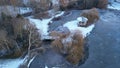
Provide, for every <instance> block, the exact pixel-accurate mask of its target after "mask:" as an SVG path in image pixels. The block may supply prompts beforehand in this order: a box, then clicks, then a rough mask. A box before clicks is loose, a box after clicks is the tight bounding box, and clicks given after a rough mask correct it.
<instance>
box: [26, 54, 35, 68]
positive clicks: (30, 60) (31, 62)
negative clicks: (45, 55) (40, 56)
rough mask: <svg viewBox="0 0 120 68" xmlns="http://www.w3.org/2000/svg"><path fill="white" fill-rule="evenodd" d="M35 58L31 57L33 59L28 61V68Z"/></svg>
mask: <svg viewBox="0 0 120 68" xmlns="http://www.w3.org/2000/svg"><path fill="white" fill-rule="evenodd" d="M35 57H36V56H34V57H33V58H32V59H31V60H30V61H29V63H28V65H27V66H28V68H29V67H30V64H31V63H32V61H33V60H34V59H35Z"/></svg>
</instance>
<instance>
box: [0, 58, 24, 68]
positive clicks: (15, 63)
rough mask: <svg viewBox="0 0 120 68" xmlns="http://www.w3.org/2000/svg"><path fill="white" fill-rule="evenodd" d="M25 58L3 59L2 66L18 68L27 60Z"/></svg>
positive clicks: (2, 67)
mask: <svg viewBox="0 0 120 68" xmlns="http://www.w3.org/2000/svg"><path fill="white" fill-rule="evenodd" d="M25 59H26V58H24V59H20V58H18V59H1V60H0V68H18V67H19V66H20V65H21V64H22V63H23V62H24V60H25Z"/></svg>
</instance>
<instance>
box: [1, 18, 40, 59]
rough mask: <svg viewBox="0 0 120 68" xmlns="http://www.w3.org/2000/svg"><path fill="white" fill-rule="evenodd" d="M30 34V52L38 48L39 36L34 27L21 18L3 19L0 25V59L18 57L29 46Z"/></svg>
mask: <svg viewBox="0 0 120 68" xmlns="http://www.w3.org/2000/svg"><path fill="white" fill-rule="evenodd" d="M30 32H31V39H30V40H31V46H30V50H31V49H34V48H36V47H40V46H41V45H40V44H41V39H40V34H39V33H38V31H37V29H36V28H35V26H34V25H32V24H30V23H29V21H28V20H27V19H24V18H23V17H18V18H12V19H9V20H8V19H7V20H6V19H5V20H3V21H2V23H0V53H1V52H2V50H3V52H4V53H1V55H2V56H0V57H19V56H21V55H22V53H23V52H24V51H27V48H28V46H29V34H30Z"/></svg>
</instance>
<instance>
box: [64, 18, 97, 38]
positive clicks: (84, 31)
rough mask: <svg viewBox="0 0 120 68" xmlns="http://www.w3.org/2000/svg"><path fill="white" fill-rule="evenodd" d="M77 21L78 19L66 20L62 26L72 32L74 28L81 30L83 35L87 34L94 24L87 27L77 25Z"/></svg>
mask: <svg viewBox="0 0 120 68" xmlns="http://www.w3.org/2000/svg"><path fill="white" fill-rule="evenodd" d="M78 22H79V21H78V20H73V21H70V22H67V23H66V24H64V25H63V26H64V27H67V28H68V29H69V30H70V31H71V32H73V31H74V30H79V31H81V32H82V34H83V36H84V37H86V36H88V35H89V34H90V32H91V31H92V30H93V28H94V26H95V25H94V24H92V25H90V26H88V27H78Z"/></svg>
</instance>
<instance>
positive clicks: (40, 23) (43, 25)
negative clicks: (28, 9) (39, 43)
mask: <svg viewBox="0 0 120 68" xmlns="http://www.w3.org/2000/svg"><path fill="white" fill-rule="evenodd" d="M63 14H64V12H61V13H59V14H57V15H55V16H53V17H51V18H49V19H42V20H40V19H34V18H32V17H29V18H28V19H29V21H30V22H31V23H32V24H34V25H35V26H36V27H37V28H38V29H39V32H40V33H41V34H42V36H44V35H45V36H46V35H48V34H49V33H48V27H49V25H48V24H49V23H50V22H51V20H52V19H53V18H54V17H59V16H62V15H63ZM51 23H52V22H51Z"/></svg>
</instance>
